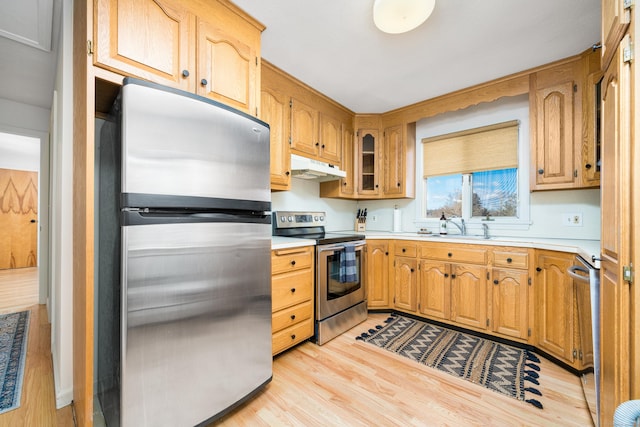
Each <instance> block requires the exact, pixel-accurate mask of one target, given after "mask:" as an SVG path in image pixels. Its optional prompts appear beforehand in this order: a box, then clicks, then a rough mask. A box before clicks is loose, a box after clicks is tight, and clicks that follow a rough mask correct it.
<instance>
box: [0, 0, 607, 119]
mask: <svg viewBox="0 0 640 427" xmlns="http://www.w3.org/2000/svg"><path fill="white" fill-rule="evenodd" d="M234 2H235V3H236V4H237V5H239V6H240V7H241V8H243V9H244V10H246V11H247V12H248V13H249V14H250V15H252V16H254V17H255V18H256V19H258V20H259V21H261V22H262V23H263V24H265V25H266V27H267V29H266V30H265V31H264V33H263V34H262V56H263V57H264V58H265V59H267V60H268V61H269V62H271V63H273V64H274V65H276V66H278V67H279V68H281V69H283V70H284V71H286V72H288V73H289V74H291V75H293V76H294V77H296V78H298V79H300V80H301V81H303V82H305V83H307V84H308V85H309V86H311V87H313V88H315V89H317V90H318V91H320V92H322V93H324V94H325V95H327V96H329V97H330V98H332V99H334V100H335V101H337V102H339V103H340V104H342V105H344V106H345V107H347V108H349V109H351V110H352V111H355V112H359V113H378V112H385V111H389V110H392V109H395V108H398V107H402V106H405V105H409V104H412V103H415V102H419V101H422V100H425V99H429V98H432V97H435V96H438V95H441V94H444V93H448V92H452V91H455V90H457V89H461V88H464V87H468V86H471V85H474V84H477V83H482V82H486V81H489V80H492V79H495V78H498V77H502V76H505V75H508V74H511V73H514V72H518V71H522V70H526V69H528V68H532V67H535V66H538V65H542V64H545V63H548V62H551V61H554V60H557V59H562V58H565V57H568V56H571V55H574V54H577V53H580V52H582V51H584V50H585V49H587V48H589V47H590V46H591V45H592V44H594V43H596V42H598V41H599V39H600V26H599V25H600V24H599V22H600V0H562V1H558V0H538V1H530V0H437V2H436V6H435V9H434V11H433V14H432V15H431V17H430V18H429V19H428V20H427V22H426V23H425V24H423V25H422V26H420V27H418V28H417V29H415V30H413V31H411V32H409V33H405V34H396V35H391V34H386V33H382V32H381V31H379V30H378V29H376V27H375V26H374V25H373V15H372V5H373V0H347V1H345V0H323V1H301V0H260V1H256V0H235V1H234ZM61 3H62V0H20V1H14V2H8V1H4V2H2V3H1V4H0V16H2V19H0V58H2V60H0V76H2V79H0V98H4V99H9V100H12V101H17V102H22V103H25V104H30V105H35V106H38V107H43V108H50V107H51V101H52V93H53V87H54V82H55V71H56V57H57V54H56V49H57V44H58V35H59V33H60V28H59V27H60V7H61ZM47 11H48V13H47ZM47 20H49V22H48V24H49V25H48V26H47ZM16 23H19V24H20V25H16ZM21 30H24V32H25V33H26V35H19V36H18V37H13V38H8V37H10V36H8V35H7V32H9V33H19V32H20V31H21ZM47 32H48V35H49V36H50V43H49V44H47V42H46V37H45V41H44V42H41V41H40V40H41V39H42V36H43V35H47Z"/></svg>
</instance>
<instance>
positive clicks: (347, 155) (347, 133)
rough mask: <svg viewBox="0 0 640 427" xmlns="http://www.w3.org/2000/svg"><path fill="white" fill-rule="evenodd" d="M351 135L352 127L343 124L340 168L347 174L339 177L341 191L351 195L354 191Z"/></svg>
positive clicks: (353, 155) (352, 142)
mask: <svg viewBox="0 0 640 427" xmlns="http://www.w3.org/2000/svg"><path fill="white" fill-rule="evenodd" d="M353 137H354V135H353V129H351V128H348V127H346V126H345V127H344V130H343V132H342V169H343V170H344V171H346V172H347V176H346V177H345V178H342V179H340V187H341V193H342V194H343V195H345V196H353V195H354V192H355V175H354V173H355V164H354V157H355V154H354V140H353Z"/></svg>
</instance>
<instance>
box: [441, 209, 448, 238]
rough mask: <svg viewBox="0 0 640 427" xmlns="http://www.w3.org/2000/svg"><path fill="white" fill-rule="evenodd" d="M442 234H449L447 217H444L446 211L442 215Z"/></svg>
mask: <svg viewBox="0 0 640 427" xmlns="http://www.w3.org/2000/svg"><path fill="white" fill-rule="evenodd" d="M440 234H447V218H445V217H444V212H442V216H441V217H440Z"/></svg>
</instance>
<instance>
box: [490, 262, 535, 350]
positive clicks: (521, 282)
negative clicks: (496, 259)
mask: <svg viewBox="0 0 640 427" xmlns="http://www.w3.org/2000/svg"><path fill="white" fill-rule="evenodd" d="M491 279H492V289H493V292H492V296H493V298H492V304H491V310H492V312H491V326H492V328H491V329H492V331H493V332H496V333H499V334H502V335H507V336H509V337H514V338H523V339H526V338H527V335H528V328H529V325H528V322H527V316H528V311H527V307H528V306H529V305H528V298H527V295H528V279H529V276H528V272H527V271H526V270H506V269H499V268H494V269H493V270H492V272H491Z"/></svg>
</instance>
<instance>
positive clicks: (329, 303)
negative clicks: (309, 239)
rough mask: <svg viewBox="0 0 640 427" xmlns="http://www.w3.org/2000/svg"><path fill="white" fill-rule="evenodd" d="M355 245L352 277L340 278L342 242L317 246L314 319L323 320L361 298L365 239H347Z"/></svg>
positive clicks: (361, 299)
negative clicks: (346, 279) (349, 278)
mask: <svg viewBox="0 0 640 427" xmlns="http://www.w3.org/2000/svg"><path fill="white" fill-rule="evenodd" d="M348 244H351V245H354V246H355V258H356V280H355V281H350V282H347V281H341V280H340V259H341V256H342V252H343V250H344V248H345V243H336V244H331V245H319V246H318V247H317V254H316V319H317V320H323V319H326V318H327V317H330V316H333V315H334V314H337V313H340V312H341V311H343V310H346V309H347V308H349V307H352V306H353V305H355V304H358V303H360V302H362V301H364V300H365V298H366V294H365V287H364V283H365V281H364V279H365V278H364V268H363V266H364V262H363V261H364V247H365V241H364V240H358V241H355V242H348Z"/></svg>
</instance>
